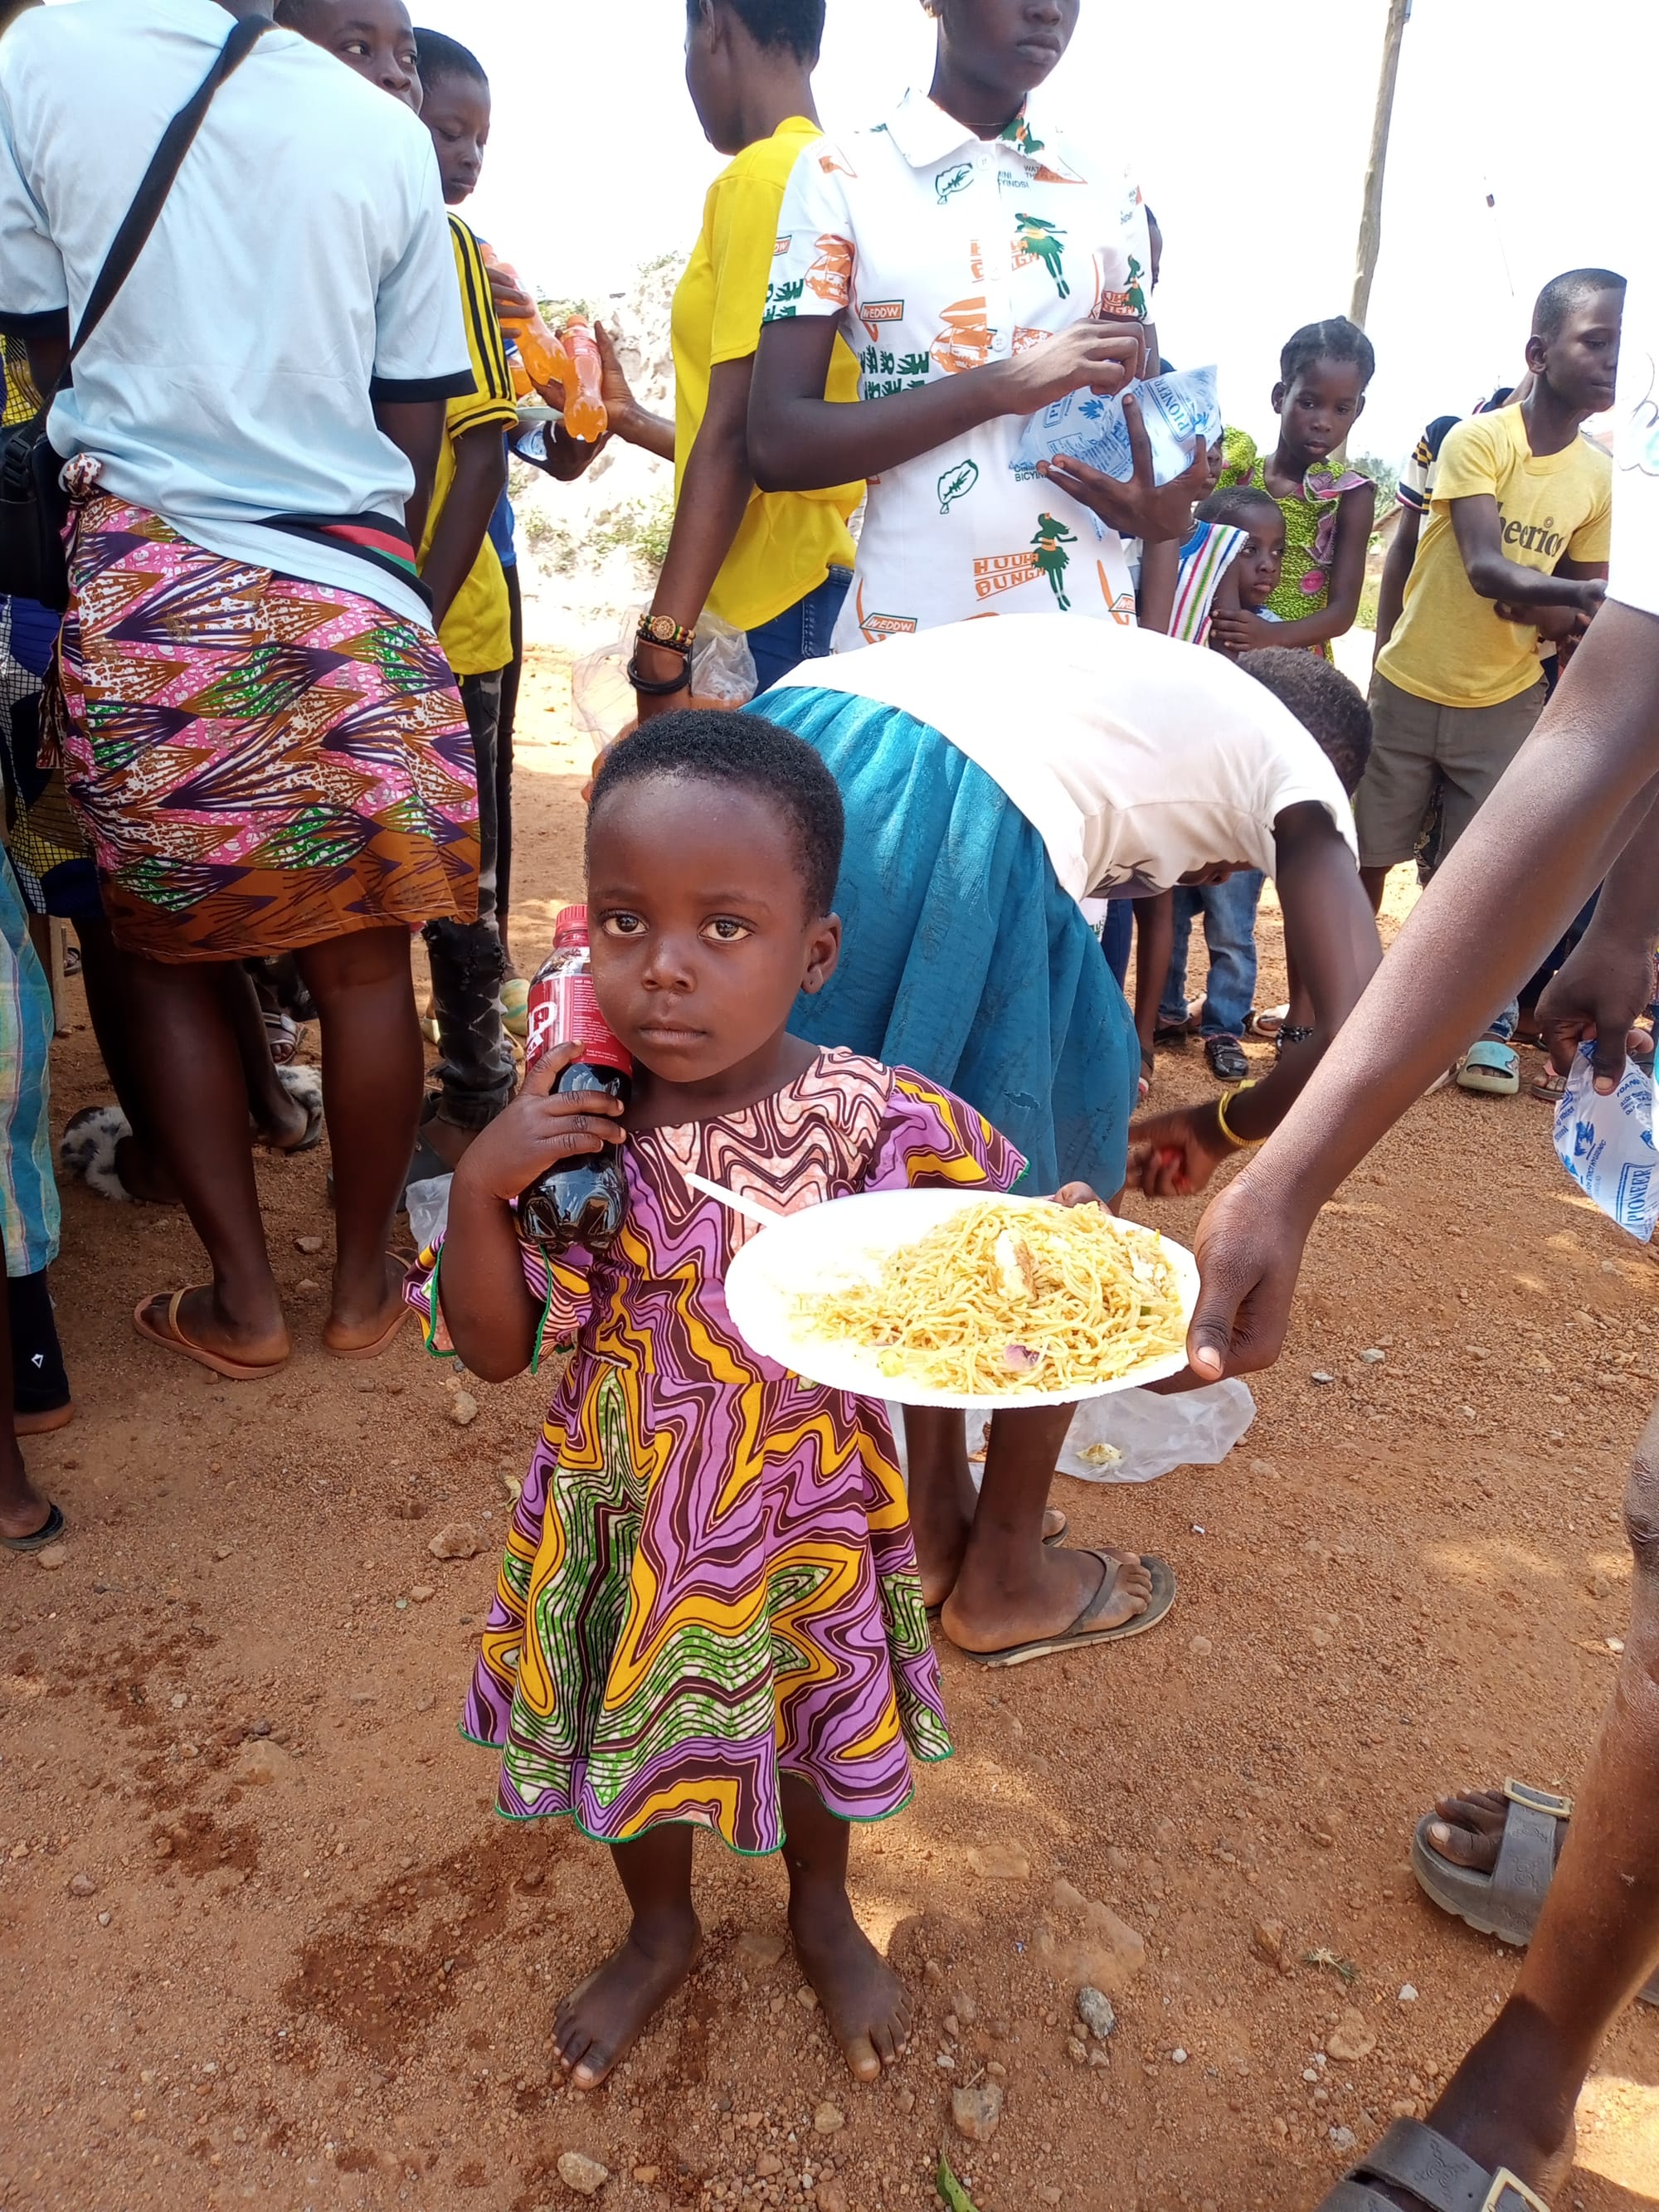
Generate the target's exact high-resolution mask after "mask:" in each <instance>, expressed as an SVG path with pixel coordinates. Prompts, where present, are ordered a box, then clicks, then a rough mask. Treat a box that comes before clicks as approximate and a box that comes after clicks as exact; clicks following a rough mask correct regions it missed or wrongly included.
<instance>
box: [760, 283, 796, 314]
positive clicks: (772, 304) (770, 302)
mask: <svg viewBox="0 0 1659 2212" xmlns="http://www.w3.org/2000/svg"><path fill="white" fill-rule="evenodd" d="M805 289H806V279H805V277H804V276H791V277H787V278H786V279H785V281H784V282H783V283H781V284H769V285H768V286H767V288H766V312H765V313H764V314H763V316H762V318H761V320H762V321H763V322H767V323H782V322H787V321H788V319H789V318H790V317H791V316H792V315H799V313H800V302H801V295H802V293H803V292H805Z"/></svg>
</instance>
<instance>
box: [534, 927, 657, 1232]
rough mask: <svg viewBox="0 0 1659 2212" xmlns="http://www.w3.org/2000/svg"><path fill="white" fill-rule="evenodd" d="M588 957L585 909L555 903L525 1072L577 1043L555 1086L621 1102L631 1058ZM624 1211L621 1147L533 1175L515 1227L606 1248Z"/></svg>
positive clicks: (537, 987) (538, 981)
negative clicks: (610, 1021) (558, 1048)
mask: <svg viewBox="0 0 1659 2212" xmlns="http://www.w3.org/2000/svg"><path fill="white" fill-rule="evenodd" d="M528 1011H529V1029H528V1034H527V1036H526V1041H525V1053H524V1066H525V1073H526V1075H528V1074H529V1073H530V1072H531V1070H532V1068H533V1067H534V1066H536V1065H537V1063H538V1061H539V1060H542V1059H543V1058H544V1057H545V1055H546V1054H548V1053H549V1052H550V1051H551V1049H552V1048H553V1047H554V1046H555V1045H556V1044H578V1045H580V1047H581V1052H582V1056H581V1058H580V1060H574V1061H573V1062H572V1063H571V1065H570V1066H568V1067H567V1068H566V1069H565V1071H564V1073H562V1075H561V1076H560V1078H559V1079H558V1082H557V1083H556V1085H555V1086H554V1088H555V1089H556V1090H557V1091H605V1093H606V1094H607V1095H608V1096H609V1097H612V1098H620V1099H621V1100H622V1102H623V1104H624V1105H626V1104H627V1103H628V1095H629V1089H630V1087H631V1079H632V1076H633V1073H634V1063H633V1061H632V1060H631V1059H630V1058H629V1054H628V1053H627V1050H626V1049H625V1048H624V1047H623V1046H622V1045H620V1044H618V1043H617V1040H616V1038H615V1037H614V1036H611V1031H610V1029H609V1028H608V1027H607V1025H606V1023H605V1016H604V1015H603V1014H602V1013H601V1012H599V1000H598V999H597V998H596V997H595V996H594V993H593V977H592V955H591V953H590V951H589V949H588V942H587V908H586V907H585V906H567V907H562V908H560V910H559V913H558V915H557V916H556V920H555V921H554V924H553V950H552V951H551V952H550V953H549V955H548V957H547V958H546V959H545V960H544V962H543V963H542V965H541V967H540V969H538V971H537V975H536V980H535V981H534V982H533V983H532V985H531V987H530V1004H529V1010H528ZM627 1208H628V1180H627V1176H625V1174H624V1172H623V1163H622V1150H621V1147H620V1146H617V1145H607V1146H605V1150H604V1151H603V1152H581V1153H579V1154H578V1155H577V1156H576V1157H575V1158H574V1159H568V1160H557V1161H556V1162H555V1163H554V1164H553V1165H552V1166H551V1167H550V1168H549V1169H548V1170H546V1171H545V1172H544V1174H542V1175H539V1176H537V1178H536V1180H535V1182H532V1184H531V1185H530V1187H529V1188H528V1189H527V1190H526V1191H525V1192H524V1194H523V1195H522V1196H521V1197H520V1200H519V1226H520V1229H521V1230H522V1231H523V1232H524V1234H525V1235H526V1237H530V1238H532V1240H533V1241H534V1242H535V1243H538V1244H539V1245H541V1246H542V1247H543V1249H544V1250H546V1251H549V1252H561V1251H562V1250H563V1249H564V1248H565V1247H566V1245H568V1244H585V1245H586V1247H587V1249H588V1250H589V1251H590V1252H600V1251H603V1250H604V1249H605V1246H606V1245H607V1244H609V1243H610V1242H611V1238H612V1237H614V1236H615V1235H616V1233H617V1231H618V1230H619V1229H620V1228H621V1227H622V1222H623V1214H624V1213H625V1212H626V1211H627Z"/></svg>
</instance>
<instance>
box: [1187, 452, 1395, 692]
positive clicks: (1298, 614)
mask: <svg viewBox="0 0 1659 2212" xmlns="http://www.w3.org/2000/svg"><path fill="white" fill-rule="evenodd" d="M1225 441H1226V442H1225V446H1224V447H1223V455H1224V458H1223V461H1222V468H1221V488H1222V489H1225V488H1226V487H1227V486H1229V485H1231V484H1249V486H1250V488H1251V489H1253V490H1255V491H1265V492H1267V496H1268V498H1269V499H1271V500H1273V501H1275V502H1276V504H1277V506H1278V507H1279V513H1281V514H1282V515H1283V516H1284V518H1285V567H1284V570H1283V572H1282V574H1281V575H1280V577H1279V582H1278V584H1277V585H1276V586H1274V588H1273V592H1272V595H1271V596H1270V597H1269V599H1268V600H1267V612H1268V613H1269V614H1273V615H1277V616H1278V617H1279V621H1280V622H1287V623H1290V622H1301V621H1303V620H1304V618H1305V617H1307V616H1309V615H1318V614H1323V613H1324V611H1325V610H1326V608H1327V607H1328V605H1330V601H1331V562H1332V559H1333V557H1334V552H1335V548H1336V517H1337V511H1338V509H1339V508H1340V507H1341V504H1342V497H1343V494H1344V493H1345V492H1350V491H1354V490H1357V489H1358V487H1359V486H1360V485H1361V484H1369V483H1370V481H1371V480H1370V477H1368V476H1365V475H1364V474H1362V473H1361V471H1359V470H1358V469H1330V468H1313V469H1310V470H1309V471H1308V473H1307V475H1306V476H1305V477H1304V479H1303V484H1302V493H1303V495H1302V497H1301V498H1300V499H1279V495H1278V494H1277V493H1276V492H1273V491H1268V490H1267V459H1266V458H1265V456H1264V455H1262V454H1261V453H1258V452H1257V451H1256V445H1255V439H1254V438H1252V437H1251V436H1250V435H1249V432H1248V431H1246V430H1232V429H1230V430H1228V431H1227V432H1226V433H1225ZM1372 489H1373V492H1374V491H1375V489H1376V488H1375V486H1373V487H1372ZM1308 649H1309V651H1310V653H1322V654H1323V655H1324V657H1325V659H1327V660H1331V659H1334V657H1335V656H1334V653H1332V651H1331V647H1330V641H1329V640H1328V639H1327V640H1326V641H1325V642H1324V643H1323V644H1322V645H1316V646H1310V647H1309V648H1308Z"/></svg>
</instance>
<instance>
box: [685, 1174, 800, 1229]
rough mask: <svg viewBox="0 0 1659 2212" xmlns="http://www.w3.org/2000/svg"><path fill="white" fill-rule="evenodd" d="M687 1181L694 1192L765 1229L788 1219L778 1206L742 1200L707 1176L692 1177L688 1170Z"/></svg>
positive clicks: (750, 1199)
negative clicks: (715, 1201) (710, 1180)
mask: <svg viewBox="0 0 1659 2212" xmlns="http://www.w3.org/2000/svg"><path fill="white" fill-rule="evenodd" d="M685 1179H686V1181H687V1182H689V1183H690V1186H691V1188H692V1189H693V1190H700V1191H701V1192H702V1194H703V1196H704V1197H705V1198H717V1199H719V1200H720V1204H721V1205H722V1206H729V1207H730V1208H731V1210H732V1212H733V1213H740V1214H741V1215H742V1216H743V1218H744V1220H745V1221H757V1222H758V1223H759V1224H760V1225H761V1227H762V1228H763V1229H769V1228H770V1227H771V1225H772V1224H773V1223H774V1222H775V1221H782V1220H784V1219H786V1218H787V1216H785V1215H784V1214H781V1213H780V1212H778V1209H777V1208H776V1206H763V1205H762V1204H761V1203H760V1201H759V1200H758V1199H753V1198H740V1197H739V1196H738V1194H737V1192H736V1191H734V1190H727V1188H726V1185H725V1184H724V1183H723V1182H709V1180H708V1176H700V1175H692V1174H691V1173H690V1170H687V1173H686V1177H685Z"/></svg>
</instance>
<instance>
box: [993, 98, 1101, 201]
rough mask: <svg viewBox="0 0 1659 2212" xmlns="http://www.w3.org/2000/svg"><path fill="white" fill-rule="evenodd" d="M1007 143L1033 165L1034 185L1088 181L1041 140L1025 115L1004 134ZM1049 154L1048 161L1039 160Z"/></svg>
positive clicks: (1013, 122)
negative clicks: (1039, 157)
mask: <svg viewBox="0 0 1659 2212" xmlns="http://www.w3.org/2000/svg"><path fill="white" fill-rule="evenodd" d="M1002 136H1003V139H1004V142H1005V143H1006V144H1007V145H1010V146H1012V147H1014V148H1016V149H1018V152H1020V153H1021V154H1023V155H1024V156H1025V159H1026V160H1027V161H1029V162H1030V164H1031V182H1032V183H1033V184H1034V185H1081V184H1085V183H1086V182H1087V181H1088V179H1086V178H1085V176H1084V175H1083V173H1082V172H1081V171H1080V170H1078V169H1074V168H1073V167H1072V165H1071V163H1070V162H1069V161H1066V159H1065V158H1064V156H1063V155H1060V154H1058V153H1056V152H1054V151H1052V150H1051V149H1049V148H1048V144H1047V142H1046V141H1045V140H1043V139H1042V138H1039V137H1037V136H1036V132H1035V131H1033V130H1032V129H1031V126H1030V124H1029V123H1028V122H1027V121H1026V119H1025V118H1024V116H1023V115H1017V116H1016V117H1015V118H1014V119H1013V121H1012V123H1011V124H1010V125H1008V128H1007V129H1006V131H1004V132H1003V134H1002ZM1045 153H1047V154H1048V160H1047V161H1041V160H1039V159H1038V156H1039V155H1042V154H1045Z"/></svg>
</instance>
